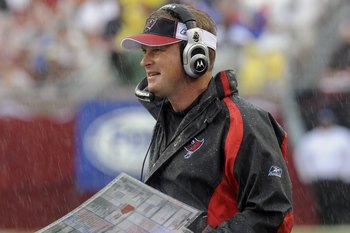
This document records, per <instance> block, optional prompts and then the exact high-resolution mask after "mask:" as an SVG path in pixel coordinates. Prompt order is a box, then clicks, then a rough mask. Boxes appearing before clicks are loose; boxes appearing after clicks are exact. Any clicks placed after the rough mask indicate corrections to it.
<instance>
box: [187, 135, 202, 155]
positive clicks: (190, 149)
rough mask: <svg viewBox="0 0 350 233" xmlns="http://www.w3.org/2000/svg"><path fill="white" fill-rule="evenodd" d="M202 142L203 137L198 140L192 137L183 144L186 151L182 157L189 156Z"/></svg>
mask: <svg viewBox="0 0 350 233" xmlns="http://www.w3.org/2000/svg"><path fill="white" fill-rule="evenodd" d="M203 143H204V138H203V139H200V140H199V139H197V138H193V139H192V141H191V142H190V143H188V144H187V145H186V146H185V150H186V151H187V153H186V154H185V155H184V158H185V159H188V158H190V157H191V155H192V154H193V153H194V152H196V151H197V150H198V149H199V148H201V146H202V145H203Z"/></svg>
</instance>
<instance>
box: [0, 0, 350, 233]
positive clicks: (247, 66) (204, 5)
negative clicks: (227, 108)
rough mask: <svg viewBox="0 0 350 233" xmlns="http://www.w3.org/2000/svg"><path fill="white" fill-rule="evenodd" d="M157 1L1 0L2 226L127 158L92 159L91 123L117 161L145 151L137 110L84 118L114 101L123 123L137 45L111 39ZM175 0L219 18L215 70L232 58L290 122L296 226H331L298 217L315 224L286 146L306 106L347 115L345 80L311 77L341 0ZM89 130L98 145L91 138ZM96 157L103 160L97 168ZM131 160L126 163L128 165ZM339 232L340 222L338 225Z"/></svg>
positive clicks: (69, 202)
mask: <svg viewBox="0 0 350 233" xmlns="http://www.w3.org/2000/svg"><path fill="white" fill-rule="evenodd" d="M166 2H167V1H165V0H152V1H146V0H144V1H143V0H132V1H131V0H129V1H128V0H119V1H117V0H8V1H6V0H1V1H0V7H1V12H0V18H1V19H0V35H1V36H0V48H1V54H0V167H1V169H0V175H1V179H0V229H4V232H22V231H23V232H33V231H34V230H35V229H39V228H41V227H43V226H45V225H47V224H49V223H51V222H52V221H54V220H56V219H57V218H59V217H61V216H63V215H64V214H66V213H68V212H69V211H71V210H73V209H74V208H75V207H77V206H79V205H80V204H81V203H82V202H84V201H85V200H87V199H88V198H89V197H90V196H91V195H93V194H94V193H95V192H96V191H97V190H98V189H99V188H100V187H102V186H103V185H104V184H106V183H107V182H108V181H109V180H111V179H112V178H113V177H114V176H115V175H116V174H117V173H118V172H120V171H122V170H123V169H126V168H120V167H113V166H112V167H109V168H106V164H103V161H101V159H100V160H98V161H97V162H96V160H93V159H91V157H93V156H94V153H93V152H94V151H95V150H94V148H91V147H89V148H88V149H87V146H86V144H88V143H86V142H85V141H84V140H87V139H86V138H87V136H86V134H87V133H88V132H93V133H92V135H93V136H91V137H92V139H91V140H93V138H94V135H98V134H97V133H100V134H101V135H102V136H104V135H106V134H107V135H108V134H113V135H114V136H115V135H118V139H115V138H114V139H110V141H108V142H109V144H108V145H107V149H106V154H104V158H106V157H107V158H108V156H110V155H111V153H119V152H120V151H124V152H123V153H124V154H123V156H124V157H125V156H126V157H125V159H126V160H125V163H127V161H128V160H129V159H130V157H127V156H128V155H130V154H132V153H134V154H136V156H138V158H140V160H142V158H143V156H144V154H142V152H141V151H145V149H144V148H145V147H146V146H147V141H148V140H149V132H150V130H151V129H149V128H147V127H146V126H145V125H149V122H148V121H147V120H145V119H146V118H147V116H145V115H142V114H143V113H142V114H138V116H141V117H140V118H139V119H138V121H140V122H144V124H143V125H141V126H137V128H138V129H142V132H140V131H137V130H136V127H135V126H133V123H130V125H128V127H127V128H126V129H123V130H119V131H117V130H115V131H113V132H110V131H108V130H106V129H105V128H106V126H101V127H100V128H99V127H97V128H96V127H95V128H93V129H91V128H90V125H96V124H95V122H100V119H106V116H107V115H108V116H111V115H110V114H111V113H116V115H115V116H116V118H117V119H116V118H113V117H112V118H108V119H109V120H110V121H109V122H110V124H111V125H112V126H118V125H119V126H121V128H123V127H122V126H124V125H125V124H127V123H125V118H126V119H127V118H128V117H129V118H130V119H131V115H127V116H125V115H123V114H124V113H123V111H124V110H125V111H126V112H128V111H129V112H132V111H131V110H130V109H133V110H135V109H137V107H138V105H137V102H136V100H135V97H134V96H133V89H134V85H135V84H136V82H137V81H138V80H140V78H141V77H143V75H144V74H143V71H142V70H141V69H140V68H139V66H138V59H139V57H140V54H139V53H131V54H130V53H127V54H126V53H124V52H123V51H122V50H120V48H119V42H120V39H121V38H123V37H124V36H126V35H132V34H135V33H138V32H139V31H141V30H142V28H143V22H144V19H145V17H146V15H147V14H148V13H149V12H151V11H152V10H154V9H156V8H157V7H159V6H160V5H162V4H164V3H166ZM171 2H174V1H171ZM182 2H191V3H193V4H195V5H196V6H197V7H199V8H201V9H203V10H205V11H207V12H208V13H209V14H210V15H211V16H212V17H213V18H214V20H215V21H216V22H217V25H218V31H219V37H218V38H219V43H220V46H219V49H218V60H217V63H216V66H215V69H216V71H217V70H220V69H222V68H233V69H236V71H237V74H238V78H239V88H240V94H241V95H242V96H245V97H246V98H249V99H250V100H251V101H252V102H254V103H255V104H257V105H259V106H261V107H263V108H265V109H267V110H269V111H270V112H271V113H272V114H273V115H274V116H275V117H276V118H277V119H278V120H279V122H280V123H281V124H282V125H284V127H285V128H286V129H287V131H288V133H289V138H290V145H289V148H290V154H289V158H288V167H289V170H290V175H291V178H292V181H293V187H294V190H293V199H294V205H295V206H294V208H295V223H296V230H294V232H336V230H335V229H334V228H332V229H328V228H325V229H323V231H322V228H307V227H306V228H305V226H309V225H312V226H316V225H317V220H316V218H315V213H314V211H313V210H314V208H313V200H312V199H311V196H310V193H309V190H308V189H307V188H306V187H304V186H303V185H302V184H301V183H300V182H299V180H298V177H297V175H296V173H295V170H294V167H293V160H292V157H291V156H292V151H293V146H294V143H295V142H296V140H297V138H298V137H300V136H301V135H302V134H303V133H304V132H305V131H306V130H307V129H309V128H311V127H312V126H313V124H314V122H313V116H314V111H313V109H311V108H310V106H313V107H314V108H317V106H322V105H324V104H325V103H331V104H333V105H334V106H336V107H337V106H339V107H338V109H339V113H340V115H343V116H344V117H343V118H341V119H340V120H341V123H342V124H343V125H346V126H349V120H348V119H347V117H346V116H348V115H347V112H346V111H347V110H346V109H345V110H344V106H343V105H342V104H341V103H346V102H347V100H348V98H349V86H346V85H345V87H344V85H342V88H341V89H339V88H338V86H336V85H335V86H334V87H333V86H329V87H327V88H328V89H327V88H326V89H322V88H320V83H321V82H320V81H321V80H322V73H323V72H324V71H325V69H326V64H327V59H328V57H329V55H330V53H331V51H332V50H333V49H334V48H335V47H336V45H337V44H338V43H339V42H340V39H339V35H338V26H339V23H340V22H341V21H342V20H343V19H344V18H349V17H350V9H349V8H350V3H349V1H345V0H337V1H327V0H323V1H317V0H295V1H292V0H283V1H282V0H281V1H274V0H265V1H263V0H256V1H254V0H250V1H239V0H236V1H232V0H218V1H206V0H201V1H200V0H197V1H182ZM122 110H123V111H122ZM125 111H124V112H125ZM137 111H139V109H138V110H137ZM121 116H123V117H124V118H123V119H121ZM133 116H134V115H133ZM132 119H133V120H135V119H136V118H132ZM109 126H110V125H109ZM107 128H108V127H107ZM101 135H100V136H101ZM90 142H91V141H90ZM92 142H94V143H96V145H97V148H98V142H95V141H92ZM100 143H101V142H100ZM118 143H119V144H118ZM113 144H114V145H116V144H117V145H119V146H118V147H117V148H113ZM94 145H95V144H94ZM126 145H127V146H126ZM133 145H134V147H136V145H139V147H137V148H134V147H133ZM89 153H90V155H87V154H89ZM120 153H121V152H120ZM89 156H90V157H89ZM89 158H90V159H89ZM94 161H95V162H96V163H98V164H99V165H96V164H93V163H94ZM121 163H123V162H121ZM101 166H102V169H101ZM103 166H105V168H106V169H105V171H109V172H107V173H104V172H103ZM138 169H139V168H138V166H136V168H135V169H134V170H133V171H129V170H128V172H130V173H133V172H134V173H133V174H134V175H135V176H136V177H137V176H138ZM302 227H303V228H302ZM303 229H305V231H303ZM0 232H2V231H0ZM339 232H349V230H348V229H347V228H344V229H343V228H342V227H341V228H340V229H339Z"/></svg>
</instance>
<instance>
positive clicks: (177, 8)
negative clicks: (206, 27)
mask: <svg viewBox="0 0 350 233" xmlns="http://www.w3.org/2000/svg"><path fill="white" fill-rule="evenodd" d="M158 10H165V11H168V12H173V13H175V14H177V16H178V17H179V20H180V21H181V22H182V23H184V24H185V25H186V27H187V30H186V34H187V42H186V41H184V42H183V44H182V49H181V50H182V64H183V67H184V71H185V73H186V74H187V75H188V76H189V77H191V78H193V79H197V78H198V77H200V76H201V75H203V74H204V73H205V72H206V71H207V70H208V68H209V65H210V61H209V49H208V47H207V46H206V45H205V43H204V42H203V41H202V33H201V32H202V29H200V28H198V27H197V23H196V18H195V17H194V15H193V14H192V12H190V11H189V10H187V9H186V8H185V7H183V6H181V5H180V4H167V5H164V6H162V7H161V8H159V9H158ZM135 95H136V97H137V98H138V99H140V100H142V101H145V102H152V101H153V100H154V99H155V95H154V94H153V93H151V92H149V91H148V89H147V79H146V78H145V79H144V80H142V81H141V82H140V83H139V84H138V85H137V86H136V88H135Z"/></svg>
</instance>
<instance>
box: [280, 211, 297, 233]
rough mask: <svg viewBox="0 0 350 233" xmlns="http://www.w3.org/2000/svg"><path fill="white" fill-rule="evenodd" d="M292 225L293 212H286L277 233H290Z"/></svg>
mask: <svg viewBox="0 0 350 233" xmlns="http://www.w3.org/2000/svg"><path fill="white" fill-rule="evenodd" d="M293 224H294V214H293V211H290V212H288V214H286V216H284V219H283V223H282V225H281V226H280V227H279V228H278V231H277V233H290V232H292V228H293Z"/></svg>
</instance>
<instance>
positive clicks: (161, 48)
mask: <svg viewBox="0 0 350 233" xmlns="http://www.w3.org/2000/svg"><path fill="white" fill-rule="evenodd" d="M162 51H164V46H162V47H152V52H155V53H157V52H162Z"/></svg>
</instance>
